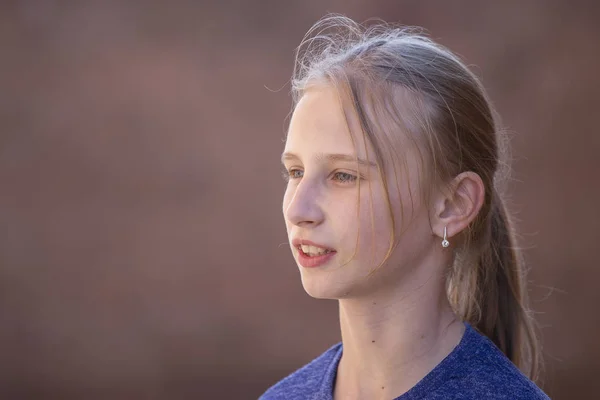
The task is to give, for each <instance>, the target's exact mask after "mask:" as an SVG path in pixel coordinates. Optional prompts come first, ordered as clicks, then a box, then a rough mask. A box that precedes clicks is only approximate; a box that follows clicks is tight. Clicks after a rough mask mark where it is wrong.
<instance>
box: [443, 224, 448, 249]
mask: <svg viewBox="0 0 600 400" xmlns="http://www.w3.org/2000/svg"><path fill="white" fill-rule="evenodd" d="M442 246H443V247H448V246H450V242H449V241H448V239H446V227H444V240H442Z"/></svg>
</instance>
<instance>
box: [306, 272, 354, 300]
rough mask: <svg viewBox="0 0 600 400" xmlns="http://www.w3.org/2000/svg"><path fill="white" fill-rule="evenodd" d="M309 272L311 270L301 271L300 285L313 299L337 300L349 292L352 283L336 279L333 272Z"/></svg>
mask: <svg viewBox="0 0 600 400" xmlns="http://www.w3.org/2000/svg"><path fill="white" fill-rule="evenodd" d="M311 272H313V271H305V272H304V273H302V286H303V287H304V291H305V292H306V293H307V294H308V295H309V296H310V297H313V298H315V299H328V300H339V299H342V298H344V297H347V296H348V294H349V293H350V291H351V286H352V285H348V284H344V283H343V282H340V280H336V279H335V277H334V275H333V274H328V273H316V274H313V273H311ZM314 272H317V271H314ZM318 272H321V271H318Z"/></svg>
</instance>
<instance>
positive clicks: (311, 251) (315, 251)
mask: <svg viewBox="0 0 600 400" xmlns="http://www.w3.org/2000/svg"><path fill="white" fill-rule="evenodd" d="M300 248H301V249H302V251H303V252H304V253H306V254H308V255H309V256H320V255H323V254H327V253H331V250H327V249H322V248H320V247H316V246H307V245H304V244H303V245H300Z"/></svg>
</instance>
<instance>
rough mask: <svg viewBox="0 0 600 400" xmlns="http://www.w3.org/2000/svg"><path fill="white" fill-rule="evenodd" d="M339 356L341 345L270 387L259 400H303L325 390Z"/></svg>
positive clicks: (333, 373) (335, 346) (331, 348)
mask: <svg viewBox="0 0 600 400" xmlns="http://www.w3.org/2000/svg"><path fill="white" fill-rule="evenodd" d="M340 355H341V343H337V344H336V345H334V346H332V347H330V348H329V349H328V350H327V351H325V352H324V353H323V354H321V355H320V356H318V357H317V358H315V359H314V360H312V361H311V362H310V363H308V364H306V365H305V366H303V367H302V368H300V369H298V370H296V371H295V372H293V373H291V374H290V375H288V376H286V377H285V378H283V379H282V380H280V381H279V382H277V383H276V384H275V385H273V386H271V387H270V388H269V389H268V390H267V391H266V392H265V393H264V394H263V395H262V396H261V397H260V398H259V400H305V399H308V398H311V396H310V395H311V394H317V393H320V392H322V391H323V390H324V388H325V390H326V388H327V385H328V383H327V382H326V381H327V380H329V379H333V376H334V375H335V371H336V369H337V363H338V361H339V358H340Z"/></svg>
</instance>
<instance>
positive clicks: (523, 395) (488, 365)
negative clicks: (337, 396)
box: [259, 323, 549, 400]
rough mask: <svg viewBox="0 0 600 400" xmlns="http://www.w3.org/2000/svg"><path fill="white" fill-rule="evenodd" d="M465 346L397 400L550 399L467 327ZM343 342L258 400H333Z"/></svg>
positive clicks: (494, 347)
mask: <svg viewBox="0 0 600 400" xmlns="http://www.w3.org/2000/svg"><path fill="white" fill-rule="evenodd" d="M465 326H466V330H465V333H464V335H463V337H462V339H461V341H460V343H459V344H458V345H457V346H456V347H455V348H454V350H452V352H451V353H450V354H449V355H448V356H447V357H446V358H445V359H444V360H442V362H440V363H439V364H438V365H437V366H436V367H435V368H434V369H433V370H432V371H431V372H430V373H429V374H427V375H426V376H425V377H424V378H423V379H422V380H421V381H420V382H418V383H417V384H416V385H415V386H414V387H413V388H412V389H410V390H409V391H408V392H406V393H404V394H403V395H402V396H400V397H398V398H396V399H395V400H417V399H420V400H438V399H439V400H441V399H444V400H446V399H461V400H468V399H493V400H496V399H507V400H508V399H510V400H537V399H549V397H548V396H547V395H546V394H545V393H544V392H543V391H542V390H541V389H540V388H538V387H537V386H536V385H535V384H534V383H533V382H532V381H530V380H529V379H528V378H527V377H526V376H525V375H523V374H522V373H521V371H519V369H517V367H516V366H515V365H514V364H513V363H512V362H511V361H510V360H509V359H508V358H507V357H506V356H505V355H504V354H503V353H502V352H501V351H500V350H499V349H498V348H497V347H496V346H495V345H494V344H493V342H492V341H491V340H489V339H488V338H487V337H485V336H483V335H481V334H480V333H479V332H477V331H476V330H475V329H473V328H472V327H471V326H470V325H469V324H468V323H465ZM341 357H342V344H341V343H338V344H336V345H335V346H333V347H331V348H330V349H329V350H327V351H326V352H325V353H323V354H321V355H320V356H319V357H318V358H316V359H314V360H313V361H311V362H310V363H309V364H307V365H305V366H304V367H302V368H301V369H299V370H297V371H296V372H294V373H292V374H291V375H289V376H287V377H286V378H284V379H282V380H281V381H279V382H278V383H277V384H275V385H274V386H272V387H271V388H269V390H267V391H266V392H265V393H264V394H263V395H262V396H261V397H260V399H259V400H332V399H333V387H334V384H335V375H336V373H337V366H338V363H339V361H340V358H341Z"/></svg>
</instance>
